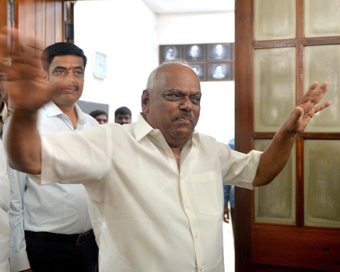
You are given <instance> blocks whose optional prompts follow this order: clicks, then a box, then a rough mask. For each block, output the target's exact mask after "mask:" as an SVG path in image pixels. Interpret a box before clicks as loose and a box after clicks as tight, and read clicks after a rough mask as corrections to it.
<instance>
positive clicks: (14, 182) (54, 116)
mask: <svg viewBox="0 0 340 272" xmlns="http://www.w3.org/2000/svg"><path fill="white" fill-rule="evenodd" d="M42 56H43V67H44V70H45V76H46V79H47V82H48V83H49V84H51V85H54V84H57V85H58V88H57V89H56V92H55V93H54V95H53V97H52V101H50V102H48V103H47V104H45V105H44V106H43V107H42V108H41V109H40V110H39V111H38V115H39V120H38V123H37V127H38V130H39V131H48V132H51V133H57V132H60V131H70V132H72V133H74V131H78V130H83V129H87V128H90V127H93V126H96V125H98V123H97V121H96V120H94V119H93V118H92V117H91V116H89V115H88V114H85V113H83V112H82V111H81V109H80V108H79V107H78V105H77V104H76V102H77V101H78V100H79V98H80V97H81V95H82V93H83V87H84V73H85V66H86V61H87V59H86V56H85V55H84V53H83V50H81V49H80V48H79V47H77V46H76V45H74V44H71V43H64V42H61V43H55V44H52V45H50V46H49V47H47V48H46V49H45V50H44V52H43V54H42ZM8 121H10V122H12V120H11V118H9V120H8ZM8 125H9V124H8V123H7V122H6V124H5V130H4V131H5V134H4V137H5V138H6V137H7V134H6V128H7V127H8ZM8 175H9V178H10V183H11V209H10V225H11V231H12V240H11V256H10V263H11V271H12V272H17V271H32V270H33V271H34V272H39V271H41V272H47V271H49V272H52V271H64V272H67V271H70V272H76V271H79V272H85V271H88V272H95V271H98V265H97V264H98V247H97V244H96V241H95V237H94V234H93V231H92V225H91V220H90V216H89V209H88V206H87V199H88V196H87V193H86V190H85V188H84V186H82V185H81V184H79V185H70V184H54V185H53V186H39V185H37V184H36V183H35V182H34V181H33V180H32V179H31V178H30V177H29V175H27V174H25V173H21V172H18V171H15V170H13V169H11V168H9V169H8ZM60 181H62V179H61V180H60ZM30 268H31V269H32V270H31V269H30ZM26 269H27V270H26Z"/></svg>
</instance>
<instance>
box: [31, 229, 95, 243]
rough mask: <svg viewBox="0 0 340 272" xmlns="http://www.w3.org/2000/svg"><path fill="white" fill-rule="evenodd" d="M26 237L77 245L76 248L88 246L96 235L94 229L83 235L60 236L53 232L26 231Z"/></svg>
mask: <svg viewBox="0 0 340 272" xmlns="http://www.w3.org/2000/svg"><path fill="white" fill-rule="evenodd" d="M25 236H27V237H31V238H40V239H43V240H48V241H54V242H60V243H70V244H75V245H76V246H82V245H84V244H86V243H87V242H88V241H89V240H90V239H91V238H92V237H94V233H93V230H92V229H91V230H89V231H87V232H84V233H81V234H58V233H52V232H34V231H28V230H25Z"/></svg>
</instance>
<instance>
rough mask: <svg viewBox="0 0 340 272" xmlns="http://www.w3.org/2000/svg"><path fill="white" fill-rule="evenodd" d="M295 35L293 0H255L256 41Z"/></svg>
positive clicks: (294, 5)
mask: <svg viewBox="0 0 340 272" xmlns="http://www.w3.org/2000/svg"><path fill="white" fill-rule="evenodd" d="M295 36H296V4H295V0H255V33H254V37H255V40H256V41H262V40H278V39H292V38H295Z"/></svg>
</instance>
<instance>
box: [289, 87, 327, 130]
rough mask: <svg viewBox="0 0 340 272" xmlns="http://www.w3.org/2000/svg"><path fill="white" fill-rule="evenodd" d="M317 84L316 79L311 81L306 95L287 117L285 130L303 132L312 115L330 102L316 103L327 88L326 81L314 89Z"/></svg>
mask: <svg viewBox="0 0 340 272" xmlns="http://www.w3.org/2000/svg"><path fill="white" fill-rule="evenodd" d="M318 84H319V83H318V82H317V81H315V82H313V84H312V85H311V86H310V88H309V90H308V92H307V93H306V95H305V96H304V97H303V98H302V100H301V101H300V102H299V104H298V105H297V106H296V107H295V109H294V111H293V112H292V113H291V115H290V116H289V117H288V119H287V121H286V129H287V131H289V132H292V133H301V132H303V131H304V129H305V128H306V126H307V125H308V123H309V122H310V120H311V119H312V118H313V116H314V115H315V114H316V113H318V112H319V111H322V110H323V109H325V108H327V107H328V106H329V105H330V104H331V101H327V102H326V103H323V104H321V105H318V103H319V102H320V100H321V99H322V97H323V95H324V94H325V93H326V92H327V90H328V82H324V83H323V84H322V85H321V86H320V87H319V88H318V89H316V87H317V86H318ZM315 89H316V90H315Z"/></svg>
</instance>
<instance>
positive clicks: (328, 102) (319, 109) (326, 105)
mask: <svg viewBox="0 0 340 272" xmlns="http://www.w3.org/2000/svg"><path fill="white" fill-rule="evenodd" d="M330 105H331V101H327V102H326V103H323V104H322V105H319V106H316V107H314V112H315V113H317V112H319V111H322V110H323V109H325V108H327V107H328V106H330Z"/></svg>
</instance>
